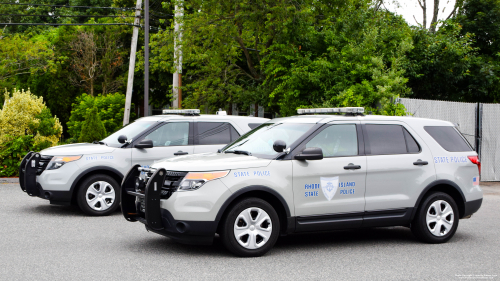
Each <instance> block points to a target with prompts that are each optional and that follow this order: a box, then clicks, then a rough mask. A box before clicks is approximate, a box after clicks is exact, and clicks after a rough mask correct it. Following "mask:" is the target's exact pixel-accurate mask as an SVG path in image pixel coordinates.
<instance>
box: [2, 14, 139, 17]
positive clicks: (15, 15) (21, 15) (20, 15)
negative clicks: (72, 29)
mask: <svg viewBox="0 0 500 281" xmlns="http://www.w3.org/2000/svg"><path fill="white" fill-rule="evenodd" d="M0 16H14V17H17V16H19V17H60V18H79V17H89V18H135V16H103V15H79V16H74V15H71V16H67V15H49V14H47V15H23V14H0Z"/></svg>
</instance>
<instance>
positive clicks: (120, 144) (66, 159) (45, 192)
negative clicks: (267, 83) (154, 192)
mask: <svg viewBox="0 0 500 281" xmlns="http://www.w3.org/2000/svg"><path fill="white" fill-rule="evenodd" d="M163 113H164V114H166V115H158V116H151V117H144V118H139V119H138V120H137V121H135V122H133V123H131V124H129V125H127V126H126V127H124V128H122V129H121V130H119V131H117V132H116V133H114V134H112V135H110V136H109V137H107V138H105V139H104V140H102V141H100V142H98V143H94V144H90V143H79V144H70V145H61V146H56V147H51V148H48V149H45V150H42V151H40V152H39V153H34V152H30V153H28V154H27V155H26V156H25V157H24V159H23V161H22V162H21V165H20V167H19V174H20V176H19V182H20V185H21V188H22V190H23V191H26V192H27V193H28V195H30V196H38V197H40V198H44V199H48V200H50V203H51V204H71V203H77V204H78V206H79V207H80V208H81V209H82V211H84V212H85V213H87V214H89V215H108V214H110V213H111V212H113V211H115V210H116V209H117V208H118V206H119V203H120V202H119V201H120V200H119V187H120V182H121V181H122V179H123V175H124V174H125V173H126V172H127V171H128V170H129V169H130V167H131V166H132V164H136V163H138V164H139V165H140V166H143V167H149V165H151V164H152V163H153V162H154V161H155V160H160V159H163V158H170V157H174V156H178V155H188V154H195V153H203V152H210V151H214V152H215V151H217V150H218V149H220V148H222V147H223V146H224V145H226V144H228V143H230V142H232V141H234V140H236V139H238V138H239V137H240V135H242V134H244V133H246V132H248V131H249V130H251V129H253V128H255V127H257V126H259V125H260V124H262V123H264V122H266V121H267V120H268V119H265V118H258V117H240V116H229V115H225V114H219V113H225V112H223V111H220V112H218V115H199V110H197V109H194V110H189V109H186V110H164V111H163Z"/></svg>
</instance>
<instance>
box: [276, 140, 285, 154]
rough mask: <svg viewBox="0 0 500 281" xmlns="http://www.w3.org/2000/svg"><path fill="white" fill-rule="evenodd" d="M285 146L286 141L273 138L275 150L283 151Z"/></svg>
mask: <svg viewBox="0 0 500 281" xmlns="http://www.w3.org/2000/svg"><path fill="white" fill-rule="evenodd" d="M285 148H286V143H285V142H284V141H282V140H275V141H274V143H273V149H274V151H276V152H283V150H285Z"/></svg>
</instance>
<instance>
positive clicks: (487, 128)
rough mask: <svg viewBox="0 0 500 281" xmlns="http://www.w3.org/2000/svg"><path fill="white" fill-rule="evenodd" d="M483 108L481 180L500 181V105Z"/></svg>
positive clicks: (487, 105) (483, 106)
mask: <svg viewBox="0 0 500 281" xmlns="http://www.w3.org/2000/svg"><path fill="white" fill-rule="evenodd" d="M481 106H482V118H481V129H482V130H481V131H482V133H481V136H482V139H481V157H480V159H481V180H482V181H500V104H486V103H484V104H481Z"/></svg>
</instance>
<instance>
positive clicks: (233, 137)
mask: <svg viewBox="0 0 500 281" xmlns="http://www.w3.org/2000/svg"><path fill="white" fill-rule="evenodd" d="M229 129H230V130H231V141H235V140H237V139H238V138H239V137H240V134H239V133H238V131H236V129H234V128H233V126H231V125H229Z"/></svg>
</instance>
